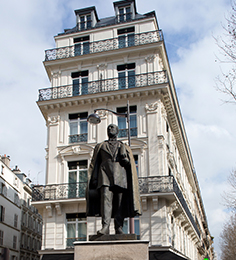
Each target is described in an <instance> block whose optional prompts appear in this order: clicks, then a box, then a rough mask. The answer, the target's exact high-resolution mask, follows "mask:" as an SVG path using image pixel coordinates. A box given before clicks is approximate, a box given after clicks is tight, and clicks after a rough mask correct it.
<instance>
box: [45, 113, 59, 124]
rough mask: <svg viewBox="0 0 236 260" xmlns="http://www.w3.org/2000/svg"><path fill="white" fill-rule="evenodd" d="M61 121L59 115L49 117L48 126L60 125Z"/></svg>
mask: <svg viewBox="0 0 236 260" xmlns="http://www.w3.org/2000/svg"><path fill="white" fill-rule="evenodd" d="M59 121H60V116H59V115H57V116H48V119H47V126H52V125H58V123H59Z"/></svg>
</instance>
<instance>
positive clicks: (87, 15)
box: [32, 0, 214, 260]
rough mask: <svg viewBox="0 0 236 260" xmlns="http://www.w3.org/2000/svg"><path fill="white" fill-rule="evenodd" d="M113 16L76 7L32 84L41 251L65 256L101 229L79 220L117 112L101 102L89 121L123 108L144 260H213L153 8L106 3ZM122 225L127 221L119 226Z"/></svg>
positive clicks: (94, 222)
mask: <svg viewBox="0 0 236 260" xmlns="http://www.w3.org/2000/svg"><path fill="white" fill-rule="evenodd" d="M113 4H114V12H115V15H114V16H111V17H108V18H103V19H99V17H98V14H97V12H96V8H95V7H89V8H84V9H79V10H75V15H76V26H75V27H74V28H72V29H67V30H65V31H64V33H61V34H58V35H57V36H55V42H56V48H55V49H52V50H46V56H45V61H44V66H45V69H46V71H47V74H48V77H49V80H50V82H51V87H50V88H47V89H40V90H39V101H38V102H37V103H38V106H39V108H40V110H41V112H42V114H43V116H44V118H45V120H46V123H47V129H48V141H47V148H46V151H47V155H46V160H47V169H46V185H45V186H36V187H35V188H34V190H33V202H32V204H33V205H34V206H35V207H36V208H37V209H38V210H39V212H40V214H41V215H42V216H43V242H42V250H41V251H40V254H41V255H43V258H42V259H43V260H44V259H45V260H46V259H56V258H58V256H59V255H61V254H63V256H64V258H63V259H73V242H74V241H75V240H78V241H86V240H88V236H89V235H92V234H94V233H96V230H97V229H99V228H100V227H101V223H100V218H95V217H89V218H86V214H85V209H86V201H85V189H86V185H87V183H86V182H87V169H88V166H89V163H90V160H91V156H92V153H93V149H94V147H95V145H96V144H97V143H98V142H101V141H103V140H105V139H107V134H106V128H107V126H108V125H109V124H110V123H115V124H118V126H119V128H120V129H121V130H120V133H119V138H120V140H122V141H124V142H127V124H126V120H125V119H124V118H122V117H117V116H115V115H114V114H111V113H108V112H105V111H102V110H100V111H99V112H98V113H99V115H100V116H101V118H102V122H101V124H100V125H97V126H94V125H90V124H88V123H87V120H86V119H87V116H88V115H89V114H91V113H93V111H94V109H98V108H107V109H110V110H113V111H116V112H121V113H122V112H127V101H128V100H129V103H130V119H131V125H130V126H131V149H132V151H133V154H134V157H135V161H136V165H137V170H138V176H139V183H140V192H141V201H142V207H143V215H142V216H140V217H139V218H135V232H136V233H137V234H138V236H139V238H140V239H143V240H148V241H150V247H149V252H150V259H159V258H160V257H161V259H194V260H198V259H199V260H200V259H203V258H204V257H208V258H209V259H214V251H213V248H212V243H213V241H212V237H211V235H210V231H209V228H208V223H207V218H206V214H205V211H204V206H203V201H202V198H201V194H200V189H199V184H198V181H197V176H196V173H195V169H194V165H193V159H192V156H191V152H190V148H189V144H188V140H187V136H186V132H185V128H184V124H183V119H182V116H181V112H180V107H179V104H178V100H177V95H176V90H175V87H174V83H173V79H172V75H171V70H170V65H169V62H168V57H167V54H166V49H165V44H164V40H163V36H162V32H161V31H160V29H159V27H158V23H157V19H156V15H155V12H154V11H153V12H149V13H146V14H138V13H137V9H136V4H135V0H126V1H118V2H114V3H113ZM124 229H125V230H128V221H127V222H126V225H125V227H124Z"/></svg>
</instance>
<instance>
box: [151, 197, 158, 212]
mask: <svg viewBox="0 0 236 260" xmlns="http://www.w3.org/2000/svg"><path fill="white" fill-rule="evenodd" d="M152 206H153V210H154V211H157V210H158V196H153V197H152Z"/></svg>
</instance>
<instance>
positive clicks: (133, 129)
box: [118, 127, 137, 138]
mask: <svg viewBox="0 0 236 260" xmlns="http://www.w3.org/2000/svg"><path fill="white" fill-rule="evenodd" d="M127 136H128V129H119V133H118V137H119V138H122V137H127ZM130 136H137V127H131V128H130Z"/></svg>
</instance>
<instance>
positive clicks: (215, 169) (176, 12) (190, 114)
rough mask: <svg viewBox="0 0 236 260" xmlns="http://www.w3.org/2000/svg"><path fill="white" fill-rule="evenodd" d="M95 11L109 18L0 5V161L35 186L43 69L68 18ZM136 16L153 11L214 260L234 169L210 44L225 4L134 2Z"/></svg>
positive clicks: (67, 1)
mask: <svg viewBox="0 0 236 260" xmlns="http://www.w3.org/2000/svg"><path fill="white" fill-rule="evenodd" d="M93 5H94V6H96V9H97V12H98V16H99V18H104V17H108V16H113V15H114V9H113V2H112V1H110V0H87V1H82V0H53V1H52V0H51V1H48V0H34V1H32V0H21V1H18V0H11V1H1V2H0V24H1V40H0V111H1V125H0V154H1V155H4V154H6V155H9V156H10V158H11V163H10V165H11V167H12V168H14V167H15V165H18V167H19V168H20V169H21V171H22V172H24V173H26V174H27V176H28V177H29V178H30V179H31V180H32V181H33V183H34V184H44V183H45V155H46V152H45V147H46V125H45V120H44V119H43V116H42V115H41V112H40V110H39V108H38V107H37V104H36V101H37V99H38V90H39V89H41V88H47V87H50V82H49V80H48V78H47V75H46V72H45V69H44V66H43V63H42V61H43V60H44V51H45V50H46V49H51V48H54V47H55V45H54V38H53V36H55V35H57V34H58V33H60V32H63V30H64V29H66V28H72V27H74V26H75V15H74V10H75V9H80V8H84V7H88V6H93ZM136 6H137V10H138V12H139V13H141V14H142V13H146V12H149V11H152V10H155V11H156V15H157V19H158V24H159V27H160V29H162V30H163V33H164V39H165V44H166V48H167V54H168V57H169V61H170V66H171V70H172V75H173V78H174V82H175V87H176V89H177V95H178V99H179V104H180V108H181V112H182V116H183V120H184V123H185V128H186V132H187V136H188V141H189V144H190V149H191V153H192V157H193V161H194V165H195V169H196V173H197V176H198V181H199V185H200V189H201V194H202V197H203V202H204V207H205V211H206V215H207V219H208V225H209V228H210V232H211V235H212V236H213V237H214V238H215V239H214V241H215V243H214V246H215V249H216V252H217V254H218V259H220V250H219V234H220V232H221V230H222V226H223V223H224V221H226V220H227V218H228V215H229V212H228V211H227V210H226V208H225V206H224V201H223V199H222V196H223V192H224V191H227V190H228V183H227V177H228V175H229V173H230V172H231V171H232V170H233V169H234V168H236V158H235V147H236V131H235V129H236V120H235V117H236V105H234V104H225V103H224V102H223V100H226V99H227V97H226V96H224V95H223V94H222V93H220V92H218V91H216V88H215V86H216V84H217V79H216V78H217V76H218V75H221V73H222V71H226V72H227V70H228V69H229V68H230V66H231V65H230V64H225V63H221V62H219V59H218V57H219V56H220V53H219V48H218V46H217V44H216V41H215V39H214V37H218V36H220V35H221V36H223V35H224V31H223V29H222V24H224V23H225V17H226V16H227V14H228V12H229V11H230V0H217V1H215V0H207V1H206V0H197V1H189V0H178V1H177V0H145V1H143V0H136Z"/></svg>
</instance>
